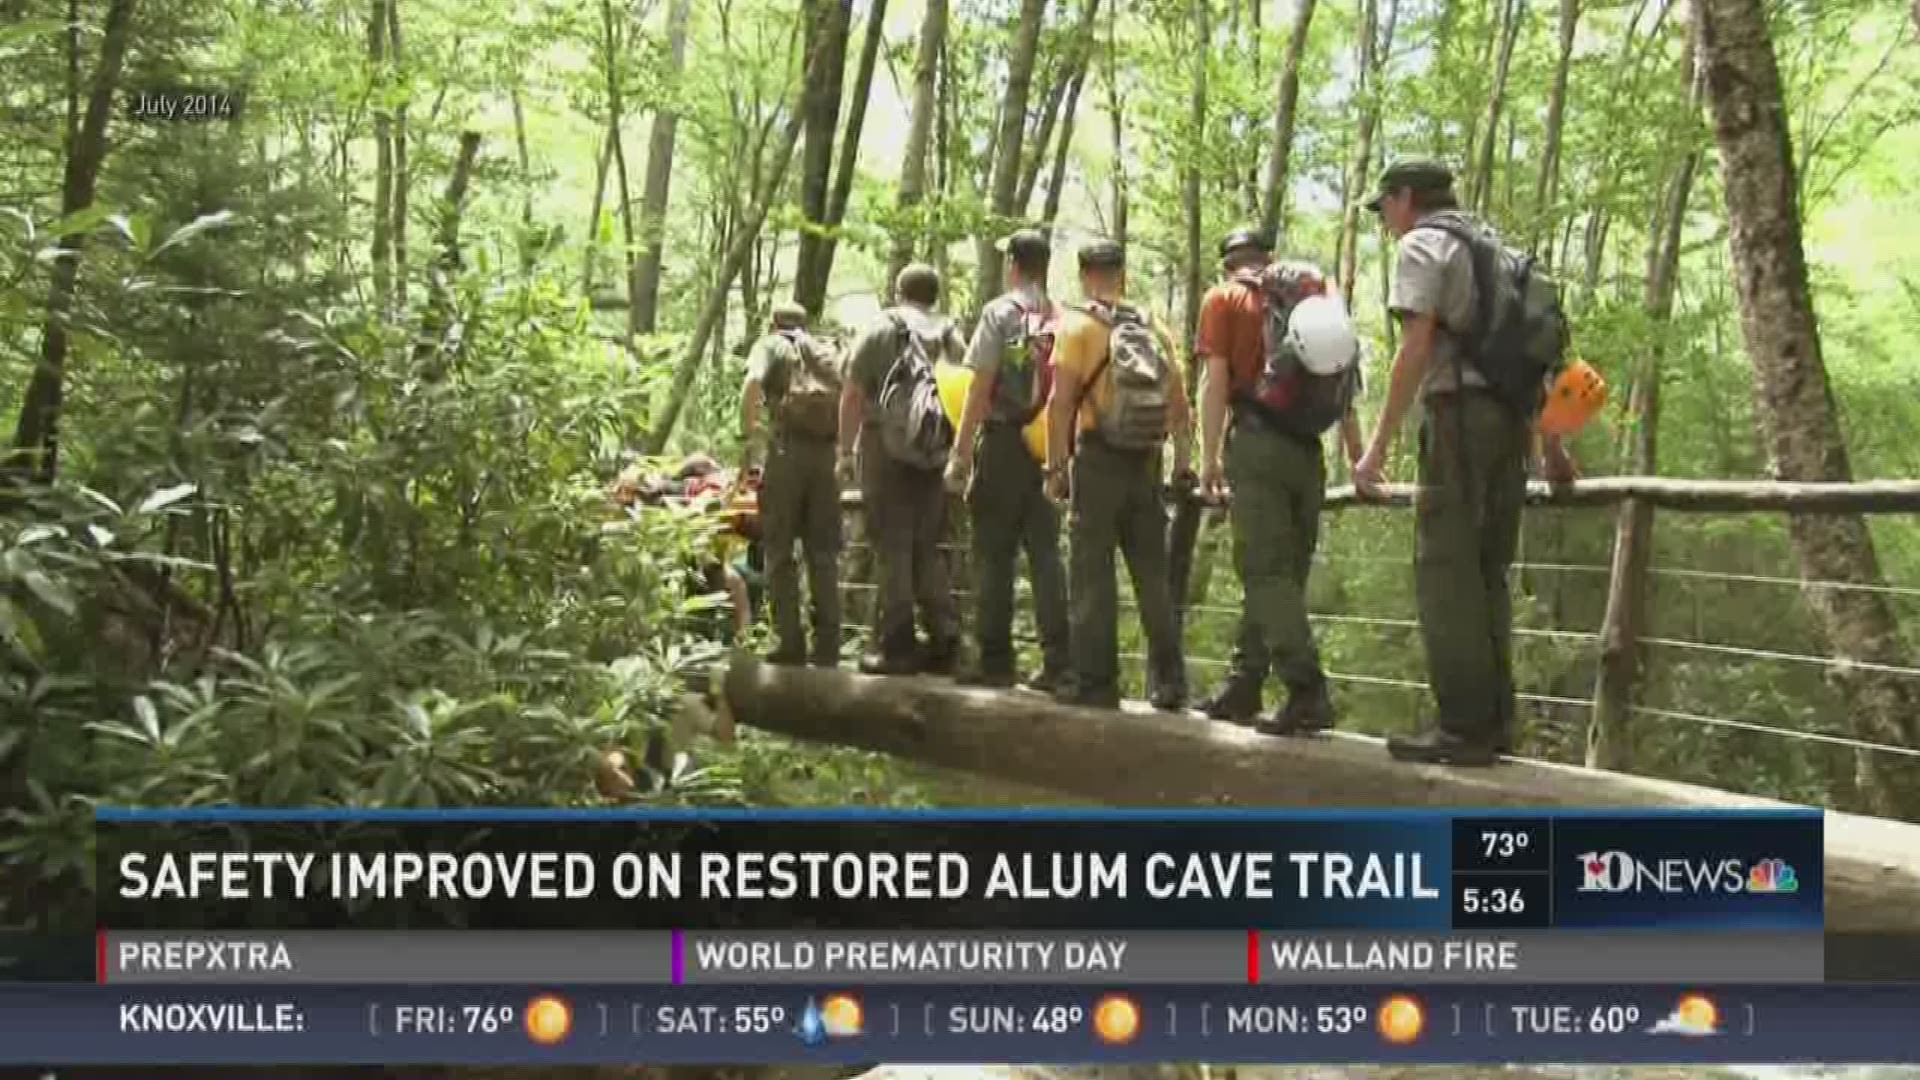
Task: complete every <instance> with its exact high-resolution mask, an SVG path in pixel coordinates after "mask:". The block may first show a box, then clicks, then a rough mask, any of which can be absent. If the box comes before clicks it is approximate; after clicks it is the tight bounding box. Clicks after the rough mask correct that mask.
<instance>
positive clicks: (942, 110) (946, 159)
mask: <svg viewBox="0 0 1920 1080" xmlns="http://www.w3.org/2000/svg"><path fill="white" fill-rule="evenodd" d="M941 3H942V8H943V10H944V7H945V0H941ZM953 86H954V78H953V50H952V49H951V48H949V47H948V46H947V42H946V39H945V38H942V39H941V41H940V85H939V89H938V91H937V97H936V98H935V103H934V113H933V116H934V132H933V142H934V154H933V168H934V173H933V190H934V194H935V197H936V198H938V199H939V200H940V202H941V204H942V205H945V204H946V200H947V199H948V198H949V197H950V196H951V195H952V194H953V177H954V171H955V168H956V165H957V163H956V162H955V160H954V158H955V150H954V144H953V140H954V135H953V110H954V103H953V98H954V89H953ZM962 145H966V143H965V141H964V140H963V142H962ZM926 242H927V261H928V262H929V263H931V264H932V265H933V268H934V270H936V271H938V272H939V274H940V280H941V281H952V280H953V278H952V275H951V274H950V273H949V272H948V270H949V266H948V264H949V263H950V262H951V261H952V258H953V242H952V239H951V238H950V237H948V235H947V232H946V230H945V229H944V228H942V227H941V226H940V225H938V224H937V223H936V222H934V221H928V222H927V223H926ZM892 286H893V283H892V282H891V281H889V282H888V283H887V287H888V288H889V289H891V288H892ZM889 296H891V293H889Z"/></svg>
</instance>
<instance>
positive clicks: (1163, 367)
mask: <svg viewBox="0 0 1920 1080" xmlns="http://www.w3.org/2000/svg"><path fill="white" fill-rule="evenodd" d="M1080 310H1082V311H1084V312H1086V313H1087V314H1088V315H1089V316H1091V317H1093V318H1094V319H1097V320H1099V322H1100V324H1101V325H1103V326H1105V327H1106V328H1107V330H1108V338H1107V356H1106V359H1104V360H1102V361H1100V367H1099V369H1096V370H1095V372H1094V377H1093V378H1092V379H1089V380H1087V382H1088V385H1089V386H1091V385H1093V383H1094V382H1095V380H1097V379H1099V377H1100V375H1101V374H1102V373H1103V372H1104V374H1105V375H1106V377H1107V381H1108V383H1109V384H1110V385H1111V387H1112V389H1113V396H1112V398H1111V399H1109V400H1108V402H1107V407H1106V409H1105V410H1103V411H1102V412H1101V414H1100V415H1099V417H1098V418H1097V420H1096V426H1095V430H1097V431H1098V432H1099V433H1100V437H1101V439H1102V440H1103V441H1105V442H1106V444H1107V445H1108V446H1111V447H1113V448H1115V449H1117V450H1152V449H1156V448H1158V447H1159V446H1160V444H1161V443H1163V442H1165V441H1166V438H1167V426H1168V424H1167V420H1168V416H1169V414H1170V412H1171V408H1170V406H1171V402H1172V398H1173V390H1172V388H1171V387H1170V386H1169V385H1168V380H1169V379H1171V378H1172V374H1173V365H1172V364H1171V363H1169V362H1168V358H1167V356H1166V355H1165V351H1164V349H1163V348H1162V346H1161V344H1160V337H1159V335H1157V334H1155V333H1154V332H1153V326H1152V324H1151V323H1149V322H1148V320H1147V317H1146V315H1145V314H1143V313H1142V312H1141V311H1140V310H1139V309H1138V308H1135V307H1133V306H1132V305H1130V304H1113V305H1108V304H1102V303H1097V302H1096V303H1089V304H1086V305H1084V306H1082V308H1081V309H1080Z"/></svg>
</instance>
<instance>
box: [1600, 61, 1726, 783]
mask: <svg viewBox="0 0 1920 1080" xmlns="http://www.w3.org/2000/svg"><path fill="white" fill-rule="evenodd" d="M1695 67H1696V63H1695V50H1694V41H1693V39H1692V38H1689V39H1688V42H1687V46H1686V48H1685V50H1684V51H1683V52H1682V53H1681V59H1680V70H1681V73H1682V76H1683V77H1684V78H1685V79H1686V80H1687V84H1688V86H1689V87H1690V88H1691V89H1690V91H1689V94H1688V99H1689V104H1690V105H1691V106H1692V108H1691V110H1690V112H1689V115H1690V116H1696V115H1698V113H1699V109H1700V105H1701V102H1700V80H1699V79H1698V78H1696V77H1695ZM1699 166H1700V151H1699V149H1698V148H1697V147H1695V148H1690V149H1689V150H1688V151H1687V152H1686V153H1685V154H1683V155H1682V156H1681V158H1680V161H1679V163H1678V164H1676V165H1675V166H1674V169H1673V174H1672V175H1671V176H1670V177H1669V178H1668V180H1667V186H1666V189H1665V190H1664V191H1663V192H1662V193H1661V199H1660V206H1659V207H1658V208H1657V210H1656V213H1655V214H1654V224H1655V227H1654V230H1653V237H1654V243H1653V246H1652V247H1651V248H1650V249H1649V250H1648V252H1647V284H1646V309H1647V318H1648V320H1649V321H1650V322H1651V323H1652V324H1653V333H1652V334H1651V335H1649V336H1648V338H1647V345H1646V358H1645V361H1644V364H1643V366H1642V368H1641V369H1640V370H1639V371H1638V372H1636V373H1635V375H1634V378H1633V391H1632V394H1631V396H1630V397H1629V399H1628V403H1627V412H1628V414H1629V415H1630V416H1631V418H1632V420H1631V423H1632V425H1633V427H1632V431H1633V446H1632V451H1631V457H1632V466H1631V471H1632V472H1633V473H1634V474H1635V475H1638V476H1657V475H1659V472H1660V457H1659V441H1658V436H1659V427H1660V380H1661V377H1662V359H1663V356H1662V354H1663V352H1664V349H1665V345H1666V341H1667V331H1666V326H1667V324H1668V323H1669V322H1670V321H1671V320H1672V317H1673V297H1674V292H1675V290H1676V288H1677V286H1678V285H1679V280H1680V244H1681V241H1682V240H1683V239H1684V238H1685V236H1686V225H1687V203H1688V200H1689V198H1690V197H1691V196H1692V193H1693V175H1694V172H1695V171H1696V170H1697V169H1698V168H1699ZM1652 560H1653V506H1652V505H1651V504H1650V503H1648V502H1647V501H1646V500H1644V499H1628V500H1627V501H1626V502H1624V503H1621V504H1620V512H1619V514H1618V516H1617V518H1616V519H1615V523H1614V534H1613V566H1612V569H1611V572H1610V573H1609V575H1608V579H1607V609H1606V615H1605V617H1604V620H1603V622H1602V624H1601V629H1600V672H1599V675H1598V677H1597V678H1596V679H1595V680H1594V692H1593V720H1592V723H1591V724H1589V725H1588V727H1587V758H1586V761H1587V767H1588V768H1591V769H1608V770H1612V771H1616V772H1620V771H1629V770H1631V768H1632V764H1633V760H1634V743H1633V702H1634V691H1635V689H1636V687H1637V686H1638V685H1639V681H1640V679H1639V676H1640V653H1641V645H1640V637H1641V635H1642V633H1643V632H1644V630H1645V626H1644V624H1645V622H1646V613H1647V568H1648V566H1649V565H1650V564H1651V563H1652Z"/></svg>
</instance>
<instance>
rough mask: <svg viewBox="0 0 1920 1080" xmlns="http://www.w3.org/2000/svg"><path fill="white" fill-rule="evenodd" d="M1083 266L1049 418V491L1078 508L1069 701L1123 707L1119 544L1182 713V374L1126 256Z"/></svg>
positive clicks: (1187, 412) (1095, 253) (1057, 361)
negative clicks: (1171, 497)
mask: <svg viewBox="0 0 1920 1080" xmlns="http://www.w3.org/2000/svg"><path fill="white" fill-rule="evenodd" d="M1079 260H1080V287H1081V291H1082V293H1083V294H1084V295H1085V297H1086V301H1085V302H1084V303H1083V304H1081V305H1079V306H1078V307H1076V308H1074V309H1072V310H1070V311H1069V312H1068V313H1067V315H1066V317H1065V319H1064V321H1063V322H1062V325H1061V330H1060V337H1059V342H1058V344H1057V345H1056V347H1055V353H1054V383H1053V397H1052V400H1051V401H1050V402H1049V404H1048V409H1049V410H1050V411H1049V413H1048V418H1047V424H1048V431H1049V434H1048V440H1049V441H1048V447H1047V490H1048V493H1049V494H1051V495H1052V496H1053V497H1054V498H1056V499H1062V498H1069V497H1070V499H1071V504H1072V522H1071V524H1070V526H1069V530H1068V534H1069V536H1070V537H1071V541H1070V543H1071V546H1072V563H1071V566H1070V568H1069V570H1068V579H1069V593H1070V596H1071V600H1070V607H1071V608H1072V612H1073V617H1072V628H1071V631H1070V633H1069V635H1068V637H1069V640H1070V641H1071V643H1072V646H1071V647H1072V649H1073V662H1072V665H1071V666H1072V669H1073V685H1072V686H1071V687H1069V688H1066V693H1065V694H1064V695H1063V697H1064V698H1065V700H1067V701H1069V702H1070V703H1073V704H1078V705H1087V706H1092V707H1096V708H1114V707H1117V706H1118V705H1119V703H1120V689H1119V683H1120V677H1119V676H1120V673H1119V642H1118V625H1117V624H1118V621H1119V597H1118V589H1117V585H1116V583H1115V580H1114V569H1115V568H1114V558H1113V555H1114V550H1115V549H1116V548H1117V549H1119V551H1120V552H1121V553H1122V554H1124V555H1125V556H1126V560H1127V570H1128V572H1129V573H1130V574H1131V575H1132V578H1133V595H1134V600H1135V601H1136V603H1137V604H1138V605H1139V609H1140V625H1141V630H1142V632H1143V633H1144V634H1145V636H1146V639H1147V688H1148V697H1149V698H1150V699H1151V700H1152V702H1153V705H1154V707H1155V708H1157V709H1162V710H1165V711H1168V712H1177V711H1179V710H1181V709H1182V708H1184V707H1185V705H1186V698H1187V677H1186V661H1185V659H1184V657H1183V655H1182V652H1181V647H1180V632H1179V624H1178V622H1177V621H1176V620H1175V618H1174V610H1173V596H1172V592H1171V588H1170V585H1169V582H1168V579H1167V515H1166V503H1165V487H1164V484H1165V475H1164V472H1163V470H1164V466H1165V458H1166V453H1165V451H1166V447H1167V444H1168V443H1169V442H1171V443H1172V447H1173V469H1174V473H1175V475H1180V474H1183V473H1185V472H1187V471H1188V468H1189V465H1190V462H1191V459H1192V429H1193V420H1192V410H1191V408H1190V406H1189V404H1188V401H1187V395H1186V382H1187V380H1186V371H1185V368H1184V366H1183V365H1182V364H1181V361H1180V356H1179V350H1178V349H1176V348H1175V346H1174V341H1173V335H1172V334H1170V333H1168V332H1167V328H1166V326H1165V325H1164V324H1162V323H1161V322H1160V320H1159V319H1158V318H1156V317H1155V316H1154V315H1153V314H1152V313H1150V312H1148V311H1147V310H1145V309H1144V308H1141V307H1137V306H1135V305H1133V304H1130V303H1128V302H1127V301H1126V299H1125V295H1126V249H1125V248H1123V247H1121V246H1120V245H1119V244H1118V243H1116V242H1114V241H1112V240H1095V241H1093V242H1091V243H1089V244H1087V245H1086V246H1084V247H1082V248H1081V249H1080V253H1079Z"/></svg>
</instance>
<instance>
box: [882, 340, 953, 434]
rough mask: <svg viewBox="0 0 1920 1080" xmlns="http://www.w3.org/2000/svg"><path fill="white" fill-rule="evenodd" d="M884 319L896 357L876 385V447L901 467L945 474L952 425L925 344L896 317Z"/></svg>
mask: <svg viewBox="0 0 1920 1080" xmlns="http://www.w3.org/2000/svg"><path fill="white" fill-rule="evenodd" d="M887 319H888V321H889V322H891V323H892V325H893V333H894V344H895V353H894V360H893V366H892V367H890V368H888V369H887V377H886V378H885V379H884V380H882V381H881V383H880V397H879V401H878V414H879V415H878V416H877V418H876V419H877V420H878V421H879V425H880V447H881V449H883V450H885V451H886V453H887V456H888V457H891V458H893V459H894V460H895V461H898V462H900V463H901V464H903V465H909V466H912V467H913V468H916V469H940V468H945V467H946V464H947V454H948V453H949V452H950V451H952V450H953V444H954V430H953V421H951V420H949V419H947V410H946V408H945V407H944V406H942V405H941V404H940V386H939V384H938V383H937V382H936V381H935V380H934V375H933V359H932V357H930V356H928V355H927V342H926V340H925V339H924V338H922V337H921V336H920V335H919V334H918V333H916V332H915V331H914V329H913V327H911V326H909V325H908V324H907V320H906V319H904V318H902V317H901V315H900V314H899V313H898V312H892V311H890V312H888V313H887Z"/></svg>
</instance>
